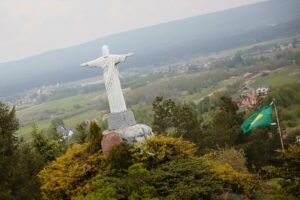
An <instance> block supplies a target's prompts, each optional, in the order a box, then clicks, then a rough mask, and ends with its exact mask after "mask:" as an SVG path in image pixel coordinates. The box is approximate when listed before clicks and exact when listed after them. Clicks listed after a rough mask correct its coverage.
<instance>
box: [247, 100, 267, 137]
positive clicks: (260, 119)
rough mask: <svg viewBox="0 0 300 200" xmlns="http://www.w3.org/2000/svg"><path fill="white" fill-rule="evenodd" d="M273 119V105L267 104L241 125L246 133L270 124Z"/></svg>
mask: <svg viewBox="0 0 300 200" xmlns="http://www.w3.org/2000/svg"><path fill="white" fill-rule="evenodd" d="M272 122H273V119H272V105H269V106H265V107H263V108H261V109H260V110H258V111H256V112H255V113H254V114H253V115H251V116H250V117H249V118H248V119H247V120H246V121H245V122H244V123H243V124H242V126H241V129H242V130H243V132H244V134H246V133H248V132H249V131H250V130H252V129H254V128H258V127H262V126H270V125H271V123H272Z"/></svg>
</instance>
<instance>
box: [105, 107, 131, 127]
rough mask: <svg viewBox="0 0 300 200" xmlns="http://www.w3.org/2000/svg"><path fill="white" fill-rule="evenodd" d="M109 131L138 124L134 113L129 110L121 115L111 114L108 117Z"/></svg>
mask: <svg viewBox="0 0 300 200" xmlns="http://www.w3.org/2000/svg"><path fill="white" fill-rule="evenodd" d="M107 123H108V130H110V131H112V130H117V129H121V128H126V127H129V126H133V125H135V124H136V121H135V118H134V115H133V112H132V111H131V110H127V111H125V112H120V113H110V114H108V116H107Z"/></svg>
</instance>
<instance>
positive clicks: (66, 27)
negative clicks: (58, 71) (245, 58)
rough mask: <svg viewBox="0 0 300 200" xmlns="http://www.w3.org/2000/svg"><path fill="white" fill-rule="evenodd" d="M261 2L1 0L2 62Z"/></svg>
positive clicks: (0, 49)
mask: <svg viewBox="0 0 300 200" xmlns="http://www.w3.org/2000/svg"><path fill="white" fill-rule="evenodd" d="M260 1H262V0H0V44H1V48H0V62H5V61H8V60H16V59H20V58H24V57H27V56H31V55H34V54H38V53H41V52H44V51H47V50H51V49H57V48H64V47H68V46H73V45H76V44H80V43H84V42H87V41H89V40H93V39H96V38H99V37H102V36H105V35H110V34H112V33H117V32H122V31H126V30H131V29H135V28H139V27H145V26H149V25H154V24H159V23H162V22H167V21H172V20H175V19H182V18H186V17H190V16H195V15H201V14H205V13H210V12H215V11H219V10H224V9H228V8H232V7H238V6H242V5H245V4H251V3H256V2H260Z"/></svg>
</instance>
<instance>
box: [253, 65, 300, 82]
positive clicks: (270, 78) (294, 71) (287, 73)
mask: <svg viewBox="0 0 300 200" xmlns="http://www.w3.org/2000/svg"><path fill="white" fill-rule="evenodd" d="M299 82H300V67H299V66H296V65H290V66H286V67H284V68H280V69H278V70H274V71H271V72H270V73H269V74H268V75H264V76H263V75H260V76H258V77H257V78H255V80H254V82H253V84H252V85H251V86H252V87H259V86H265V85H266V86H269V87H274V86H278V85H283V84H289V83H299Z"/></svg>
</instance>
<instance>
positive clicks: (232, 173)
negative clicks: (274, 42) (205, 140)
mask: <svg viewBox="0 0 300 200" xmlns="http://www.w3.org/2000/svg"><path fill="white" fill-rule="evenodd" d="M201 159H203V160H204V161H206V162H207V163H208V164H209V165H210V167H211V169H212V171H213V172H215V173H217V174H218V175H219V177H220V179H221V180H222V183H223V187H224V188H225V189H226V190H228V191H229V192H233V193H237V194H245V195H247V196H248V197H252V196H253V195H255V193H256V192H257V191H258V190H259V189H260V185H261V182H260V178H259V176H258V175H256V174H251V173H248V172H243V171H237V170H235V169H234V168H233V166H232V165H230V164H229V163H225V162H224V161H221V162H220V161H218V160H216V159H215V158H214V156H213V155H212V154H211V153H209V154H206V155H204V156H202V157H201Z"/></svg>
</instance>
